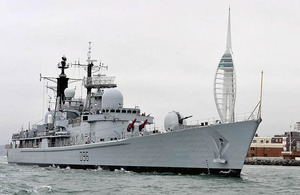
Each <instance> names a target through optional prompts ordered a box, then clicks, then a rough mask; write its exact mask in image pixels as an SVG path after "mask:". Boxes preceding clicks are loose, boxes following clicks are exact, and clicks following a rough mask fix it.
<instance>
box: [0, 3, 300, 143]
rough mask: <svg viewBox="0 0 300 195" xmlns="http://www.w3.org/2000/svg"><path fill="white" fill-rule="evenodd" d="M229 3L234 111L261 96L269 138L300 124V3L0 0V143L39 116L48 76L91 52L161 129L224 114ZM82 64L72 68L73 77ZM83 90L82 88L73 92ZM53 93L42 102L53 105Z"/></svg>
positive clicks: (128, 100) (129, 103) (127, 99)
mask: <svg viewBox="0 0 300 195" xmlns="http://www.w3.org/2000/svg"><path fill="white" fill-rule="evenodd" d="M229 3H230V6H231V26H232V30H231V31H232V48H233V52H234V56H233V58H234V62H235V70H236V75H237V102H236V113H237V114H239V113H248V112H251V111H252V109H253V108H254V107H255V105H256V104H257V102H258V101H259V92H260V72H261V70H263V71H264V94H263V110H262V112H263V113H262V117H263V123H262V124H261V126H260V127H259V129H258V133H259V134H260V135H262V136H272V135H274V134H279V133H283V132H284V131H287V130H289V126H290V124H291V123H293V122H296V121H300V118H299V116H300V109H299V108H300V101H299V100H298V99H299V95H300V91H299V90H298V86H299V83H300V77H299V72H300V67H299V65H298V63H299V60H298V55H299V48H298V47H299V45H300V38H299V35H300V1H297V0H294V1H292V0H288V1H276V0H272V1H271V0H252V1H238V0H236V1H234V0H231V1H222V0H219V1H216V0H209V1H204V0H203V1H199V0H194V1H193V0H184V1H183V0H182V1H174V0H151V1H142V0H139V1H138V0H136V1H129V0H127V1H124V0H119V1H118V0H114V1H108V0H107V1H103V0H96V1H74V0H72V1H71V0H70V1H61V0H57V1H56V0H51V1H38V0H36V1H9V0H7V1H6V0H3V1H0V17H1V20H0V29H1V30H0V37H1V44H0V53H1V62H2V63H1V66H0V67H1V69H0V74H1V75H0V81H1V85H0V86H1V87H0V91H1V109H0V116H1V119H0V132H1V136H0V144H5V143H8V142H9V141H10V139H11V134H12V133H14V132H17V131H19V130H20V128H21V125H23V126H24V127H27V126H28V122H31V123H34V122H37V121H39V120H41V119H42V111H43V82H39V74H40V73H42V75H45V76H57V70H56V65H57V63H58V62H59V61H60V59H61V56H62V55H64V54H65V55H66V57H67V58H68V62H74V61H77V60H78V59H80V61H81V62H84V61H85V60H86V53H87V48H88V42H89V41H91V42H92V57H93V58H95V59H98V60H100V59H101V60H102V62H104V63H105V64H107V65H109V71H108V72H107V74H109V75H115V76H117V78H116V82H117V84H118V88H119V90H121V92H122V93H123V96H124V105H125V106H126V107H133V106H135V105H138V106H140V108H141V109H142V111H144V112H146V113H151V115H152V116H154V117H155V118H156V125H157V126H162V125H163V120H164V117H165V115H166V114H167V113H168V112H169V111H172V110H176V111H179V112H180V113H181V114H183V115H193V118H192V119H191V120H195V121H196V120H198V119H205V118H211V117H217V116H218V113H217V110H216V106H215V103H214V98H213V80H214V76H215V71H216V68H217V65H218V63H219V60H220V59H221V57H222V55H223V53H224V51H225V46H226V30H227V16H228V6H229ZM75 71H77V70H71V69H69V70H67V71H66V72H67V75H68V76H69V77H72V76H73V73H74V72H75ZM76 95H77V96H78V95H80V94H76ZM46 99H47V98H46V97H45V98H44V100H45V101H46Z"/></svg>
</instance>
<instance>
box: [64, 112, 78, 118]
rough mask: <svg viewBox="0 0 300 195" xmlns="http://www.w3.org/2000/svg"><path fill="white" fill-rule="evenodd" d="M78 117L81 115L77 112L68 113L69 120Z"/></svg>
mask: <svg viewBox="0 0 300 195" xmlns="http://www.w3.org/2000/svg"><path fill="white" fill-rule="evenodd" d="M77 117H79V115H78V114H77V113H76V112H67V119H69V118H77Z"/></svg>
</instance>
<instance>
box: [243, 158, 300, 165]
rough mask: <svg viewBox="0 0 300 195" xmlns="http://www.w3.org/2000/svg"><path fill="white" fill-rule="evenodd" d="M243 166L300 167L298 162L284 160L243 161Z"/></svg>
mask: <svg viewBox="0 0 300 195" xmlns="http://www.w3.org/2000/svg"><path fill="white" fill-rule="evenodd" d="M244 165H274V166H300V161H299V160H294V159H291V160H285V159H278V158H277V159H267V158H264V159H257V158H255V159H250V158H248V159H245V162H244Z"/></svg>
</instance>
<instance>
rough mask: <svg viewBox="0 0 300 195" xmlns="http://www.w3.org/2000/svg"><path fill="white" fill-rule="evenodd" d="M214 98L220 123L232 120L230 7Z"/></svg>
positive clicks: (234, 93)
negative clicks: (224, 46)
mask: <svg viewBox="0 0 300 195" xmlns="http://www.w3.org/2000/svg"><path fill="white" fill-rule="evenodd" d="M214 98H215V103H216V107H217V110H218V113H219V116H220V118H221V121H222V123H228V122H234V120H235V119H234V106H235V99H236V77H235V72H234V65H233V60H232V47H231V24H230V8H229V14H228V29H227V44H226V51H225V53H224V55H223V56H222V58H221V60H220V63H219V65H218V67H217V71H216V75H215V80H214Z"/></svg>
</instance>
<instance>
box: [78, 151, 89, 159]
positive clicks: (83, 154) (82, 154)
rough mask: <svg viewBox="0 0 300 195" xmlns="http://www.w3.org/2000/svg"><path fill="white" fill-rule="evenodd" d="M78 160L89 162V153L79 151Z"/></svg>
mask: <svg viewBox="0 0 300 195" xmlns="http://www.w3.org/2000/svg"><path fill="white" fill-rule="evenodd" d="M79 159H80V161H89V152H88V151H80V152H79Z"/></svg>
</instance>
